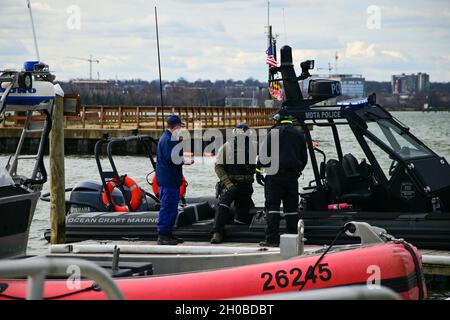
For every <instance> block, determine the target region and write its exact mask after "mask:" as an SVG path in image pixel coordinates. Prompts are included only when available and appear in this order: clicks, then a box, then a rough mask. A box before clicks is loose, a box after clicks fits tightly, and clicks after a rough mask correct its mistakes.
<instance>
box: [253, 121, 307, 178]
mask: <svg viewBox="0 0 450 320" xmlns="http://www.w3.org/2000/svg"><path fill="white" fill-rule="evenodd" d="M274 130H278V132H279V134H278V136H279V170H278V171H277V172H276V173H269V172H267V174H268V175H273V174H284V173H289V174H293V173H294V174H295V173H298V174H300V173H301V172H302V171H303V169H304V168H305V166H306V164H307V163H308V148H307V145H306V140H305V135H304V133H302V132H300V131H299V130H297V129H296V128H294V127H293V126H292V124H277V125H276V126H275V127H273V128H272V130H271V131H270V132H269V133H268V134H267V137H266V140H265V141H264V142H263V145H262V148H261V149H260V157H259V158H258V164H257V167H258V168H267V167H270V166H271V164H272V162H273V161H272V162H269V163H262V161H263V160H264V159H262V158H261V152H262V150H264V148H265V145H266V146H267V155H268V156H269V157H270V158H273V157H276V156H277V155H275V154H272V153H273V152H275V150H276V149H275V150H274V151H273V152H272V150H271V141H272V140H273V137H272V136H276V134H274Z"/></svg>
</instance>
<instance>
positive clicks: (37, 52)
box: [27, 0, 41, 61]
mask: <svg viewBox="0 0 450 320" xmlns="http://www.w3.org/2000/svg"><path fill="white" fill-rule="evenodd" d="M27 6H28V12H29V13H30V20H31V29H32V30H33V39H34V48H35V49H36V57H37V60H38V61H41V57H40V55H39V48H38V43H37V38H36V30H35V28H34V19H33V12H32V10H31V2H30V0H27Z"/></svg>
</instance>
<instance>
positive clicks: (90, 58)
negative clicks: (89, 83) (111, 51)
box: [69, 55, 100, 80]
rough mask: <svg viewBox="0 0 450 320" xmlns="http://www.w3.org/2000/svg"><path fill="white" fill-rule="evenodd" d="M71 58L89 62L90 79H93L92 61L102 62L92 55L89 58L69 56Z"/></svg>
mask: <svg viewBox="0 0 450 320" xmlns="http://www.w3.org/2000/svg"><path fill="white" fill-rule="evenodd" d="M69 58H70V59H75V60H82V61H87V62H89V80H92V63H100V60H96V59H93V58H92V55H90V57H89V59H86V58H78V57H69Z"/></svg>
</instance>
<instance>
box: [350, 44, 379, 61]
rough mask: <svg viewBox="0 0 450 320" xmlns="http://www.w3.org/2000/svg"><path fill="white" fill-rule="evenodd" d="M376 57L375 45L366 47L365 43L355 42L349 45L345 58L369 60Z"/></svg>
mask: <svg viewBox="0 0 450 320" xmlns="http://www.w3.org/2000/svg"><path fill="white" fill-rule="evenodd" d="M374 55H375V44H373V43H371V44H369V45H367V46H366V44H365V43H364V42H363V41H354V42H350V43H347V45H346V48H345V56H346V57H347V58H369V57H373V56H374Z"/></svg>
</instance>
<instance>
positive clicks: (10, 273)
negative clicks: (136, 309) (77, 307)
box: [0, 257, 124, 300]
mask: <svg viewBox="0 0 450 320" xmlns="http://www.w3.org/2000/svg"><path fill="white" fill-rule="evenodd" d="M71 266H76V267H77V268H78V269H79V270H80V273H81V274H80V275H82V276H84V277H86V278H89V279H91V280H93V281H95V283H96V284H97V285H98V286H99V287H100V288H101V289H102V291H103V292H104V293H105V294H106V296H107V297H108V298H109V299H111V300H123V299H124V297H123V294H122V292H121V291H120V289H119V288H118V287H117V285H116V284H115V283H114V281H113V280H112V278H111V277H110V275H109V274H108V273H107V272H106V271H105V270H104V269H102V268H100V267H99V266H97V265H96V264H95V263H93V262H90V261H86V260H81V259H61V258H46V257H39V258H30V259H23V260H14V261H12V260H10V261H1V262H0V278H3V279H4V278H14V277H23V276H27V277H28V282H29V284H28V288H27V299H28V300H42V299H43V297H44V283H45V276H47V275H49V276H68V270H69V267H71Z"/></svg>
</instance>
